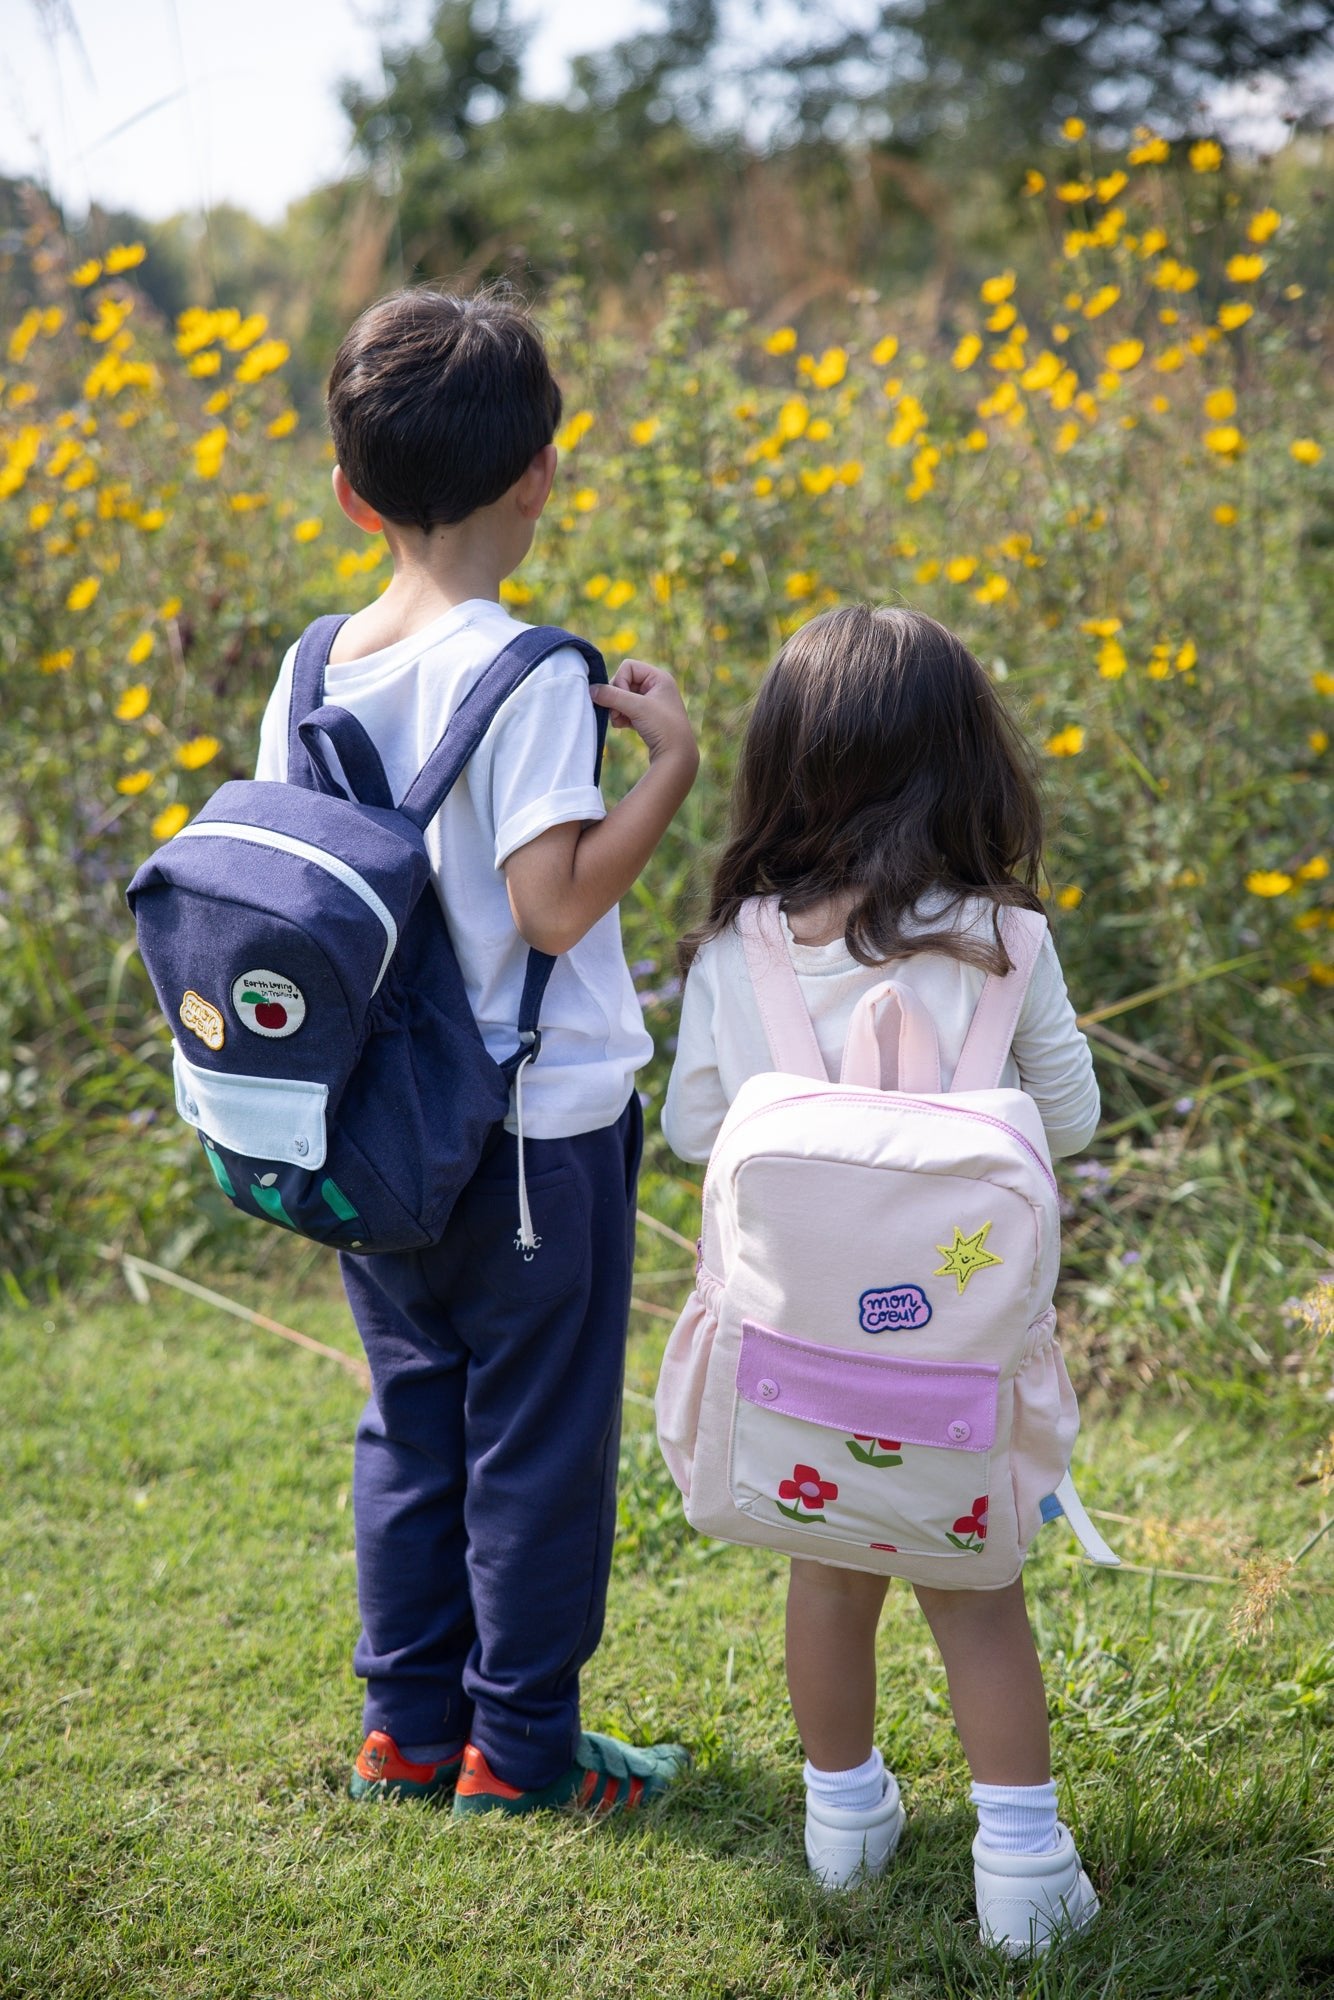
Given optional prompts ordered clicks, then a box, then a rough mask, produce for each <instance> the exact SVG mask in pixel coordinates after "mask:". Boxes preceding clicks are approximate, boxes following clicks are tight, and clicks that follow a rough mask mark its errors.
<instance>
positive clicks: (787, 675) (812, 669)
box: [680, 605, 1042, 972]
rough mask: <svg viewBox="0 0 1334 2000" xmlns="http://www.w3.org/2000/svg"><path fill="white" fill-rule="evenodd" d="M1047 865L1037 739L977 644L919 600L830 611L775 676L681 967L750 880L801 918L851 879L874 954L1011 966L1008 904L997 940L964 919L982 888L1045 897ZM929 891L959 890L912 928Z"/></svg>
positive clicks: (764, 692)
mask: <svg viewBox="0 0 1334 2000" xmlns="http://www.w3.org/2000/svg"><path fill="white" fill-rule="evenodd" d="M1041 868H1042V808H1041V805H1040V803H1039V799H1038V789H1037V781H1036V774H1035V770H1034V765H1033V758H1032V753H1031V751H1030V750H1029V748H1028V745H1027V743H1026V742H1025V741H1024V738H1023V736H1022V735H1021V734H1020V731H1019V730H1018V728H1017V727H1016V725H1015V724H1014V723H1013V722H1012V721H1011V719H1010V717H1009V715H1008V714H1007V713H1006V711H1005V708H1004V707H1003V705H1002V703H1001V701H1000V698H999V697H998V695H997V693H996V691H995V689H994V688H993V686H992V684H991V682H990V681H989V680H988V678H987V676H986V675H985V674H984V673H983V671H982V668H981V667H980V666H979V665H978V663H977V661H976V660H975V659H974V658H973V656H972V654H971V653H970V652H969V651H968V649H967V647H966V646H964V645H963V644H962V643H961V642H960V641H959V640H958V639H956V638H955V637H954V634H953V633H952V632H948V631H946V629H945V627H944V626H943V625H938V624H937V623H936V621H935V620H934V619H933V618H924V617H922V616H921V615H920V613H918V612H914V611H902V610H899V609H897V608H888V609H880V610H877V609H872V608H871V607H870V606H869V605H850V606H847V607H846V608H844V609H841V610H837V611H827V612H825V613H824V615H823V616H822V617H819V618H813V619H812V620H811V622H810V623H809V624H808V625H803V626H802V627H801V629H800V631H798V632H795V633H794V634H793V636H792V637H791V638H790V639H789V640H788V641H787V644H786V645H785V646H784V647H783V649H782V651H781V652H780V653H779V655H778V658H777V659H776V660H775V661H774V663H773V666H772V667H771V668H770V669H769V672H768V673H767V674H766V676H765V678H764V681H763V683H762V685H761V687H760V691H759V694H758V696H757V697H756V701H755V706H754V709H753V710H752V712H751V717H750V722H749V724H748V726H747V729H746V735H745V741H744V742H743V744H742V748H741V757H740V762H739V764H738V767H737V774H736V782H735V786H734V788H733V794H732V814H731V828H730V832H729V835H728V839H727V844H726V846H725V847H724V849H723V852H722V855H721V857H720V859H719V861H718V865H717V867H716V869H715V870H714V876H713V886H712V890H711V893H710V897H709V908H708V915H707V916H706V917H705V919H704V921H703V923H701V924H700V925H698V926H697V928H696V929H695V930H693V931H691V932H690V933H689V935H688V936H687V937H686V938H684V939H683V941H682V945H681V954H680V956H681V966H682V970H683V971H684V970H686V969H687V968H688V967H689V965H690V962H691V960H692V959H693V958H694V956H695V953H696V952H697V951H698V950H699V948H700V946H701V945H702V944H703V943H704V942H705V940H706V939H708V938H711V937H716V936H718V934H719V933H720V932H722V931H724V930H726V929H727V928H728V927H729V926H730V925H732V924H733V923H735V921H736V917H737V913H738V911H739V910H740V908H741V905H742V903H743V902H745V900H746V898H747V897H748V896H773V895H777V896H780V897H781V898H782V904H783V909H784V910H785V911H786V912H787V914H788V915H789V916H798V915H800V914H801V912H802V911H803V910H807V909H810V908H811V907H813V906H814V905H816V904H818V903H822V902H824V901H825V900H826V899H827V898H830V897H838V896H846V895H848V894H851V896H852V898H853V901H852V906H851V908H850V910H849V912H848V918H847V925H846V928H845V932H844V939H845V942H846V944H847V948H848V950H849V951H850V952H851V953H852V956H853V957H854V958H856V959H858V960H859V961H860V962H861V963H862V964H863V965H882V964H884V963H885V961H886V960H888V959H892V958H907V957H909V956H911V955H912V954H913V953H915V952H921V951H943V952H948V953H950V954H951V956H953V957H955V958H961V959H965V960H967V961H968V962H969V963H970V964H974V965H980V966H982V967H984V968H985V969H986V970H987V971H988V972H1006V971H1008V970H1009V959H1008V957H1007V955H1006V952H1005V947H1004V944H1003V943H1002V941H1001V935H1000V921H999V914H997V917H996V919H995V920H994V922H993V926H992V936H991V937H990V938H989V939H988V938H985V937H978V936H977V935H976V934H975V933H974V934H973V935H960V934H959V933H958V932H957V930H956V929H955V921H956V920H957V917H958V914H959V911H960V908H961V905H962V904H963V902H964V901H965V899H966V898H968V897H970V896H978V895H980V896H984V897H986V898H988V899H989V900H990V901H991V902H992V903H994V904H996V905H997V906H1000V905H1005V904H1019V905H1020V906H1021V907H1022V908H1024V909H1029V910H1040V909H1041V907H1042V906H1041V903H1040V902H1039V900H1038V896H1037V885H1038V880H1039V876H1040V873H1041ZM928 890H935V891H939V892H943V894H944V896H945V899H946V901H945V907H944V909H943V910H941V911H940V912H939V921H938V922H937V921H936V920H935V916H936V913H935V912H933V915H932V919H931V927H930V928H929V929H926V930H919V929H915V928H910V927H909V926H911V922H912V918H913V912H914V911H915V909H916V908H917V905H918V904H919V902H920V901H921V899H922V897H923V896H924V895H925V894H926V892H927V891H928Z"/></svg>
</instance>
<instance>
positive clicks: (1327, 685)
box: [1311, 668, 1334, 694]
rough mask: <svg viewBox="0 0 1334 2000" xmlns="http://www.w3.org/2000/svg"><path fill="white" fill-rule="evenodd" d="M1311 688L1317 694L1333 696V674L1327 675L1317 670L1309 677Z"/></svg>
mask: <svg viewBox="0 0 1334 2000" xmlns="http://www.w3.org/2000/svg"><path fill="white" fill-rule="evenodd" d="M1311 686H1312V687H1313V688H1314V689H1315V691H1316V693H1317V694H1334V674H1327V673H1325V672H1324V671H1323V670H1322V669H1319V668H1317V670H1316V672H1315V673H1313V674H1312V676H1311Z"/></svg>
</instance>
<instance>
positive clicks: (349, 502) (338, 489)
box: [333, 465, 384, 535]
mask: <svg viewBox="0 0 1334 2000" xmlns="http://www.w3.org/2000/svg"><path fill="white" fill-rule="evenodd" d="M333 490H334V499H335V500H336V501H337V502H338V504H339V506H340V507H341V508H342V510H343V512H344V513H345V514H346V515H347V518H348V520H349V521H351V522H352V524H353V526H354V527H357V528H364V529H365V530H366V533H367V534H368V535H378V534H381V533H382V532H383V530H384V522H383V521H382V520H381V519H380V516H379V515H378V514H377V513H376V511H375V509H374V507H372V506H371V505H370V504H369V502H367V501H365V500H363V499H362V497H361V495H360V493H358V492H357V490H356V488H355V487H354V486H353V485H352V483H351V481H350V480H349V478H348V476H347V474H346V473H345V472H344V470H343V468H342V466H341V465H336V466H335V467H334V469H333Z"/></svg>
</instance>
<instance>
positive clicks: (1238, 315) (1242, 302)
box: [1218, 299, 1255, 333]
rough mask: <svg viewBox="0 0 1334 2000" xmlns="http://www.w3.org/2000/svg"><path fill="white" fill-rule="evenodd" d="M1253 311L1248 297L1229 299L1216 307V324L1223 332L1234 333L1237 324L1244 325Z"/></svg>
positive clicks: (1253, 308)
mask: <svg viewBox="0 0 1334 2000" xmlns="http://www.w3.org/2000/svg"><path fill="white" fill-rule="evenodd" d="M1254 312H1255V307H1254V306H1253V305H1252V304H1251V303H1250V301H1249V299H1229V300H1228V301H1227V303H1226V304H1225V305H1221V306H1220V307H1219V308H1218V324H1219V325H1220V326H1221V327H1222V329H1223V331H1224V333H1235V332H1236V330H1237V328H1238V327H1239V326H1245V324H1246V322H1247V320H1248V319H1250V318H1251V317H1252V315H1253V314H1254Z"/></svg>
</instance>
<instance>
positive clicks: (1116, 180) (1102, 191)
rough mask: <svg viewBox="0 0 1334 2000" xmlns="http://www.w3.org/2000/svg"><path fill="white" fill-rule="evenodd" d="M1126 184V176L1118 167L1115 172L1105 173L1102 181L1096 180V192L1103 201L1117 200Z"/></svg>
mask: <svg viewBox="0 0 1334 2000" xmlns="http://www.w3.org/2000/svg"><path fill="white" fill-rule="evenodd" d="M1125 184H1126V176H1125V175H1124V174H1123V173H1122V172H1121V169H1120V168H1119V167H1118V168H1117V169H1116V171H1115V173H1110V174H1104V175H1103V177H1102V179H1101V180H1100V181H1095V182H1094V192H1095V193H1096V195H1097V197H1098V200H1099V201H1101V202H1108V201H1115V200H1116V197H1117V196H1118V195H1119V194H1120V192H1121V190H1122V188H1123V187H1124V186H1125Z"/></svg>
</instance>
